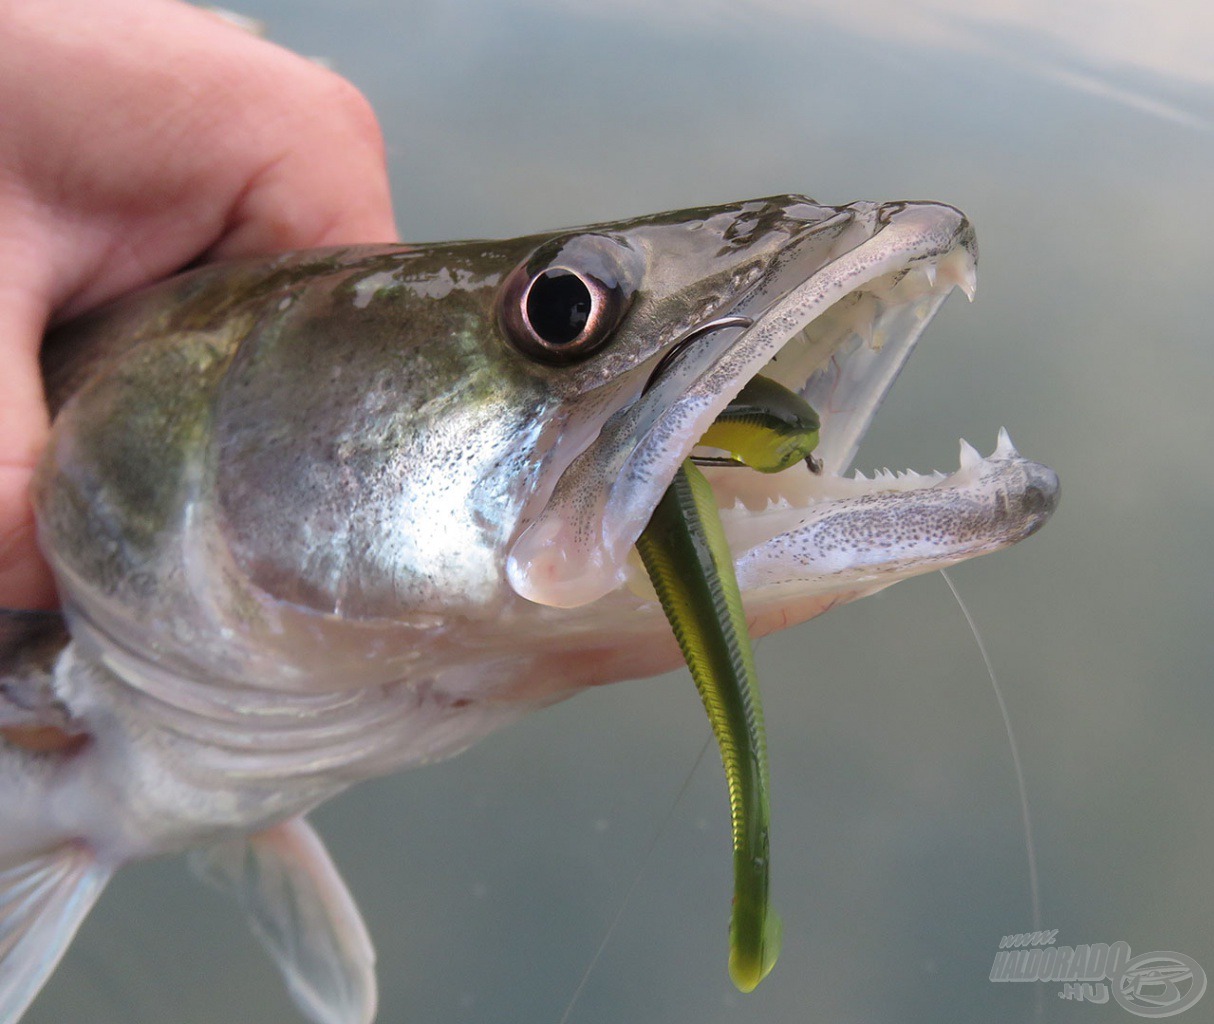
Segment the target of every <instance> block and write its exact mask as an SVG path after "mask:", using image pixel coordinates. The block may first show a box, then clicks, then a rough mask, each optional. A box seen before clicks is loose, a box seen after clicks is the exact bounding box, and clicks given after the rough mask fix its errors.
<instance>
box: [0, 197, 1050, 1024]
mask: <svg viewBox="0 0 1214 1024" xmlns="http://www.w3.org/2000/svg"><path fill="white" fill-rule="evenodd" d="M976 261H977V243H976V240H975V234H974V230H973V227H972V225H971V224H970V222H969V221H968V219H967V218H966V217H965V216H964V215H963V214H962V213H961V212H960V211H958V210H957V209H955V208H954V207H951V206H948V205H945V204H942V203H932V202H910V201H901V202H886V203H878V202H867V201H863V202H853V203H849V204H846V205H841V206H826V205H820V204H818V203H815V202H814V201H812V200H810V199H808V198H806V197H804V196H797V195H788V196H774V197H769V198H765V199H758V200H749V201H745V202H739V203H731V204H726V205H719V206H707V207H698V208H693V209H685V210H679V211H673V212H669V213H663V214H658V215H653V216H644V217H638V218H634V219H630V220H624V221H618V222H613V223H606V224H595V225H590V226H587V227H582V228H574V229H566V230H561V231H550V232H545V233H542V234H535V235H529V236H526V237H522V238H517V239H510V240H474V241H465V242H456V243H438V244H420V245H375V246H344V247H338V248H330V249H323V250H311V251H303V252H295V253H288V254H283V255H277V256H271V257H265V258H261V259H252V260H243V261H237V262H231V263H222V264H215V265H211V266H204V267H201V268H197V269H194V270H191V271H189V272H187V273H184V274H182V275H180V276H177V277H174V278H171V279H169V280H167V281H164V282H161V283H159V284H156V285H153V286H151V287H149V288H147V289H145V290H143V291H141V292H138V293H135V294H133V295H130V296H126V297H123V298H121V299H119V300H117V301H116V302H114V303H112V304H110V305H108V306H106V307H105V308H103V309H101V310H97V311H94V312H92V313H89V314H86V315H85V316H84V317H82V318H80V319H79V320H77V321H75V322H73V323H70V324H67V325H64V326H63V327H61V328H58V329H56V330H55V331H53V332H52V333H51V334H50V335H49V336H48V338H47V340H46V344H45V346H44V350H43V373H44V380H45V385H46V393H47V397H48V401H49V403H50V405H51V409H52V411H53V413H54V423H53V427H52V431H51V436H50V440H49V443H48V446H47V448H46V451H45V453H44V455H43V456H42V458H41V461H40V464H39V467H38V469H37V472H36V474H35V478H34V482H33V487H32V497H33V502H34V507H35V513H36V519H37V527H38V539H39V544H40V546H41V549H42V551H43V553H44V555H45V557H46V558H47V560H48V562H49V563H50V565H51V567H52V569H53V571H54V573H55V578H56V581H57V584H58V588H59V594H60V596H61V600H62V609H61V612H60V613H36V612H25V613H22V612H9V613H3V614H0V1024H13V1022H15V1021H17V1020H18V1019H19V1018H20V1017H21V1015H22V1014H23V1012H24V1011H25V1009H26V1008H27V1007H28V1005H29V1004H30V1002H31V1001H32V1000H33V999H34V998H35V996H36V995H37V993H38V991H39V990H40V989H41V987H42V986H43V984H44V982H45V981H46V979H47V977H48V976H49V975H50V973H51V972H52V971H53V969H54V967H55V965H56V964H57V963H58V961H59V959H60V958H61V956H62V954H63V952H64V950H65V949H66V947H67V945H68V944H69V942H70V941H71V938H72V936H73V934H74V933H75V931H76V930H77V928H78V927H79V925H80V923H81V921H82V920H83V919H84V917H85V916H86V915H87V913H88V911H89V909H90V908H91V906H92V905H93V904H94V902H95V901H96V899H97V897H98V895H99V894H100V892H101V891H102V890H103V888H104V886H105V884H106V883H107V881H108V880H109V878H110V877H111V876H112V875H113V873H114V872H115V871H116V870H117V869H118V868H120V867H121V866H122V865H123V864H125V863H128V862H130V861H134V860H138V859H141V858H147V857H152V856H159V855H164V854H172V853H179V852H185V853H187V854H188V857H189V860H190V864H191V866H192V868H193V869H194V870H195V872H196V873H197V874H199V875H200V876H201V877H202V878H203V879H204V880H206V881H207V882H209V883H210V884H212V885H214V886H215V887H217V888H218V889H220V890H222V891H225V892H227V893H229V894H230V895H232V896H233V897H234V898H235V899H236V900H237V901H238V903H239V905H240V906H241V907H242V908H243V909H244V911H245V913H246V916H247V918H248V920H249V923H250V926H251V928H252V930H253V931H254V933H255V934H256V935H257V936H258V938H259V940H260V941H261V942H262V944H263V945H264V946H265V947H266V949H267V950H268V952H269V953H270V955H271V957H272V958H273V959H274V961H275V963H276V964H277V966H278V968H279V970H280V972H281V973H282V976H283V978H284V981H285V983H286V985H287V988H288V990H289V992H290V994H291V996H292V998H293V999H294V1001H295V1003H296V1005H297V1006H298V1008H299V1010H300V1012H301V1013H302V1014H303V1016H305V1017H306V1018H307V1019H309V1020H312V1021H315V1022H318V1024H366V1022H369V1021H371V1020H372V1019H373V1018H374V1016H375V1010H376V985H375V974H374V952H373V948H372V944H371V941H370V938H369V936H368V933H367V930H366V927H365V926H364V924H363V922H362V919H361V917H360V915H359V912H358V910H357V908H356V906H355V904H354V901H353V899H352V898H351V896H350V894H349V892H348V890H347V889H346V887H345V885H344V883H343V882H342V880H341V877H340V874H339V873H338V871H337V868H336V866H335V865H334V864H333V862H332V859H331V858H330V857H329V855H328V853H327V852H326V850H325V848H324V845H323V842H322V840H321V839H320V837H319V836H318V835H317V834H316V832H315V831H314V830H313V828H312V827H311V825H309V824H308V822H307V820H306V817H305V816H306V814H307V813H308V812H309V811H310V810H312V809H313V808H315V807H316V806H317V805H319V804H320V803H322V802H324V801H326V800H328V799H330V798H332V797H334V796H336V795H337V794H339V793H340V792H341V791H342V790H344V789H346V788H348V787H350V786H352V785H354V784H356V783H358V782H360V781H362V780H365V779H368V778H372V777H375V776H379V775H383V774H385V773H388V772H393V771H397V770H400V769H403V768H407V767H417V766H421V765H425V764H429V763H431V762H434V761H437V760H440V759H442V758H446V757H450V756H452V755H454V754H456V753H458V752H460V751H461V750H463V749H465V748H467V747H468V746H469V745H471V744H473V743H475V742H476V741H477V740H479V739H481V738H482V737H484V736H485V735H487V734H489V733H491V732H493V731H494V730H496V729H498V728H501V727H503V726H505V725H507V724H509V723H511V722H513V721H515V720H517V719H519V718H520V717H522V716H524V715H526V714H528V713H530V712H532V711H535V710H537V709H540V708H542V707H545V706H547V705H550V704H552V703H554V702H557V701H560V700H563V699H565V698H567V697H570V696H572V695H574V694H576V693H577V692H579V691H581V690H584V689H586V688H588V687H591V686H598V685H602V684H606V683H610V682H614V681H618V680H625V679H635V678H643V677H648V676H652V675H656V674H658V673H662V672H665V671H668V670H672V669H674V668H677V667H678V666H679V665H681V664H682V663H683V655H682V653H681V651H680V648H679V644H678V642H677V641H676V638H675V636H674V635H673V632H672V630H671V628H670V625H669V623H668V622H667V620H666V617H665V616H664V614H663V611H662V607H661V604H660V602H659V601H658V599H657V595H656V593H655V591H654V587H653V583H652V582H651V581H650V579H649V577H648V575H647V573H646V571H645V568H644V566H643V564H642V561H641V559H640V557H639V555H638V553H637V550H636V544H637V541H638V538H640V537H641V535H642V533H644V532H645V531H646V528H647V526H648V525H649V523H650V521H651V519H652V518H653V516H654V513H655V509H656V508H657V507H658V505H659V503H660V501H661V500H662V498H663V495H664V494H666V492H667V491H668V489H669V488H670V487H671V485H672V481H674V480H675V477H676V474H678V473H679V472H680V470H681V467H683V466H684V464H685V463H689V460H690V463H689V464H691V465H694V464H695V463H696V462H697V460H699V461H701V462H703V463H704V464H703V465H702V466H701V467H700V468H698V469H696V472H697V474H701V473H702V476H703V478H704V479H705V481H706V485H707V486H708V487H710V488H711V494H710V497H709V498H708V499H706V500H708V501H709V503H710V504H711V503H713V502H715V504H716V506H717V509H716V513H717V516H719V520H720V529H721V531H722V532H723V535H724V538H725V543H726V544H727V547H728V552H729V555H730V557H731V558H732V563H733V564H732V576H733V578H734V579H736V584H737V588H738V591H739V593H740V595H741V600H742V603H743V606H744V616H745V619H746V623H745V625H746V627H747V632H748V634H749V635H750V636H755V637H758V636H762V635H765V634H767V633H770V632H773V631H775V630H778V629H783V628H786V627H789V626H793V625H796V624H798V623H801V622H804V621H806V620H808V619H810V618H813V617H814V616H816V615H818V614H820V613H822V612H824V611H826V610H827V609H829V608H831V607H834V606H835V605H838V604H842V603H845V602H848V601H852V600H855V599H857V598H860V597H863V596H865V595H868V594H871V593H874V592H876V591H878V590H881V589H882V588H884V587H886V586H889V585H890V584H892V583H894V582H896V581H898V580H900V579H904V578H907V577H909V576H913V575H915V574H918V573H923V572H929V571H932V570H935V569H939V568H943V567H946V566H949V565H952V564H955V563H957V562H960V561H962V560H964V559H967V558H971V557H974V556H977V555H981V554H985V553H988V552H991V551H996V550H999V549H1002V548H1006V547H1008V546H1009V545H1011V544H1014V543H1016V542H1017V541H1019V540H1021V539H1023V538H1025V537H1027V536H1029V535H1031V534H1032V533H1034V532H1036V530H1038V529H1039V528H1040V527H1041V526H1042V525H1043V524H1044V523H1045V521H1046V520H1047V519H1048V518H1049V516H1050V514H1051V513H1052V511H1053V509H1054V508H1055V506H1056V504H1057V501H1058V496H1059V483H1058V478H1057V476H1056V474H1054V472H1053V471H1052V470H1050V469H1049V468H1048V467H1046V466H1044V465H1042V464H1039V463H1036V462H1033V461H1031V460H1029V459H1027V458H1025V457H1023V456H1021V455H1020V454H1019V453H1018V452H1017V451H1016V449H1015V448H1014V446H1013V445H1012V443H1011V440H1010V438H1009V437H1008V435H1007V434H1006V432H1004V431H1001V432H1000V435H999V439H998V442H997V444H996V446H995V448H994V450H993V452H992V454H991V455H989V456H986V457H983V456H981V455H980V454H979V453H978V452H977V451H976V450H975V449H974V448H972V447H970V446H969V445H968V444H966V443H965V442H962V445H961V453H960V460H959V466H958V468H957V470H956V471H954V472H953V473H951V474H948V475H944V474H939V473H931V474H922V475H920V474H917V473H913V472H910V471H908V472H906V473H901V474H891V473H878V474H876V475H875V476H873V477H871V478H868V477H865V476H863V475H862V474H860V473H858V472H857V473H853V474H851V475H848V473H847V470H848V468H849V466H850V464H851V462H852V460H853V459H854V456H855V453H856V450H857V447H858V445H859V443H860V441H861V439H862V437H863V436H864V434H865V431H866V430H867V428H868V425H869V423H870V422H871V420H872V418H873V416H874V414H875V412H876V410H877V408H878V407H879V406H880V405H881V403H882V401H883V400H884V397H885V395H886V393H887V392H888V390H889V388H890V387H891V385H892V384H893V382H894V380H895V378H896V377H897V375H898V373H899V371H900V370H901V369H902V367H903V365H904V363H905V361H906V359H907V357H908V356H909V354H910V353H911V351H912V350H913V348H914V347H915V344H916V342H917V340H918V338H919V336H920V334H921V332H922V331H923V329H924V328H925V326H926V325H927V323H928V322H929V321H930V320H931V319H932V317H933V316H934V315H935V313H936V311H937V310H938V309H939V307H940V305H941V303H942V302H943V301H944V299H945V298H946V297H947V295H948V294H949V293H950V292H951V291H952V290H953V289H954V288H959V289H960V290H961V291H962V292H964V293H966V294H967V295H968V296H970V297H971V298H972V296H973V292H974V287H975V266H976ZM758 377H762V378H763V379H765V380H769V381H772V382H774V383H775V384H776V385H779V386H780V387H781V388H782V389H785V391H786V392H787V393H789V394H790V395H792V396H793V397H794V398H795V400H796V401H797V402H799V403H802V404H803V405H805V406H806V407H808V408H810V409H812V410H813V412H814V414H815V416H816V419H815V422H814V426H815V427H816V428H817V429H818V434H817V435H816V436H815V437H814V442H815V446H814V448H813V453H812V457H810V458H807V459H806V460H805V461H802V462H798V463H797V464H796V465H793V466H791V467H789V468H787V469H785V470H784V471H782V472H779V473H775V474H765V473H760V472H757V471H755V470H754V469H751V468H748V467H747V466H745V465H740V464H737V461H736V460H731V459H729V458H725V459H720V458H713V455H714V452H715V454H716V455H720V454H721V453H720V452H719V451H716V450H715V449H714V447H713V445H712V444H703V443H701V442H702V440H703V439H705V438H706V437H707V438H708V440H709V441H711V439H712V438H713V436H714V435H712V434H709V433H708V431H709V429H710V428H711V427H712V426H713V424H714V423H715V422H716V421H717V420H718V419H719V418H720V417H722V415H723V414H725V412H726V411H727V410H728V409H729V408H730V405H731V403H732V402H734V400H735V398H736V396H738V394H739V392H741V391H742V390H743V389H744V388H745V387H746V386H747V385H748V384H749V383H750V382H751V381H753V380H755V379H756V378H758ZM726 454H728V453H726ZM705 493H707V492H705Z"/></svg>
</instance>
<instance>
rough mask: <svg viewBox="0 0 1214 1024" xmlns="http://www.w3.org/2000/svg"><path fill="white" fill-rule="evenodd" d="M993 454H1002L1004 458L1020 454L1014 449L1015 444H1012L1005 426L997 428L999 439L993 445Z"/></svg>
mask: <svg viewBox="0 0 1214 1024" xmlns="http://www.w3.org/2000/svg"><path fill="white" fill-rule="evenodd" d="M995 454H996V455H1002V456H1003V457H1004V458H1005V459H1010V458H1014V457H1015V456H1017V455H1019V454H1020V453H1019V452H1018V451H1016V446H1015V445H1014V444H1012V438H1011V436H1010V435H1009V434H1008V432H1007V428H1006V427H1000V428H999V440H998V442H997V443H996V445H995Z"/></svg>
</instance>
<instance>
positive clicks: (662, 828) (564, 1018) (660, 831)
mask: <svg viewBox="0 0 1214 1024" xmlns="http://www.w3.org/2000/svg"><path fill="white" fill-rule="evenodd" d="M712 741H713V736H712V733H711V732H710V733H709V734H708V736H707V737H705V739H704V743H703V745H702V746H701V747H700V752H699V753H698V754H696V759H695V760H694V761H693V762H692V763H691V769H690V770H689V771H688V772H687V777H686V778H685V779H683V783H682V785H681V786H679V789H678V792H676V793H675V795H674V799H673V800H671V801H670V807H669V808H668V809H667V811H666V813H665V814H664V815H663V816H662V820H661V822H660V823H659V824H658V827H657V829H656V830H655V831H654V833H653V837H652V838H651V839H650V840H649V846H648V847H647V848H646V850H645V853H644V855H643V856H642V857H641V862H640V864H638V865H637V869H636V871H635V872H634V873H633V876H632V881H630V882H629V883H628V891H627V892H625V893H624V898H623V900H621V901H620V906H619V908H618V909H617V910H616V912H615V916H614V917H612V919H611V923H610V924H609V925H608V926H607V930H606V931H605V932H604V933H603V939H602V941H601V942H600V943H599V947H598V949H596V950H595V951H594V956H592V957H591V958H590V963H588V964H587V965H586V970H585V971H584V972H583V973H582V978H581V980H580V981H579V982H578V983H577V988H575V989H574V990H573V995H572V996H571V997H570V999H569V1004H568V1005H567V1006H566V1007H565V1012H564V1013H562V1014H561V1019H560V1020H559V1021H558V1022H557V1024H568V1021H569V1015H570V1014H571V1013H573V1007H574V1006H575V1005H576V1004H577V1001H578V1000H579V999H580V998H581V997H582V992H583V991H584V990H585V988H586V983H587V982H588V981H589V980H590V975H591V974H592V973H593V972H594V968H595V967H596V966H597V965H598V962H599V958H600V957H602V955H603V951H604V950H605V949H606V948H607V944H608V943H609V942H610V941H611V936H612V935H613V934H614V933H615V929H616V926H617V925H618V924H619V923H620V919H621V918H622V917H623V916H624V911H625V910H626V909H627V908H628V901H629V900H630V899H632V894H633V893H634V892H636V887H637V885H638V884H639V883H640V881H641V877H642V876H643V875H644V874H645V868H647V867H648V866H649V861H650V859H651V858H652V857H653V851H654V850H656V849H657V848H658V843H659V842H660V841H661V839H662V836H663V835H665V834H666V826H667V825H669V824H670V819H671V818H672V817H673V816H674V812H675V808H676V807H678V806H679V801H680V800H682V799H683V796H684V794H686V792H687V788H688V787H689V786H690V785H691V780H692V778H693V777H694V776H695V773H696V770H697V769H698V768H699V767H700V762H701V761H703V760H704V755H705V754H706V753H707V752H708V748H709V747H710V746H712Z"/></svg>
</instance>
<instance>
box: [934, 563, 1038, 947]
mask: <svg viewBox="0 0 1214 1024" xmlns="http://www.w3.org/2000/svg"><path fill="white" fill-rule="evenodd" d="M940 577H941V578H942V579H943V580H944V582H945V583H947V584H948V589H949V590H951V591H952V592H953V597H954V599H955V600H956V602H957V607H958V608H960V609H961V614H962V615H964V616H965V621H966V622H967V623H969V627H970V632H971V633H972V634H973V635H974V643H976V644H977V645H978V653H979V654H981V655H982V661H983V663H984V664H985V665H986V674H987V676H988V677H989V678H990V681H991V689H992V690H994V691H995V700H996V701H997V702H998V704H999V714H1000V716H1001V717H1002V718H1003V728H1004V730H1005V731H1006V732H1007V745H1008V746H1009V747H1011V750H1012V767H1013V769H1014V770H1015V772H1016V789H1017V790H1018V791H1019V793H1020V821H1021V823H1022V824H1023V825H1024V852H1025V854H1026V855H1027V857H1028V862H1029V900H1030V902H1031V904H1032V911H1033V931H1038V932H1039V931H1041V930H1042V928H1041V898H1040V893H1039V892H1038V889H1037V848H1036V846H1035V845H1034V844H1033V824H1032V822H1031V821H1030V820H1029V794H1028V788H1027V787H1026V786H1025V784H1024V769H1023V768H1022V767H1021V764H1020V750H1019V748H1018V747H1017V746H1016V735H1015V733H1014V732H1013V731H1012V717H1011V715H1009V714H1008V711H1007V703H1006V702H1005V701H1004V699H1003V690H1002V689H1001V688H1000V686H999V680H998V679H997V678H996V677H995V666H994V665H993V664H992V663H991V656H990V655H989V654H987V651H986V644H984V643H983V642H982V636H981V635H980V634H979V632H978V627H977V625H976V624H975V623H974V617H973V616H972V615H971V614H970V610H969V608H967V607H966V605H965V602H964V601H962V600H961V595H960V594H959V593H957V587H956V585H955V584H954V583H953V579H952V577H951V576H949V574H948V573H947V572H946V571H945V570H943V569H941V570H940Z"/></svg>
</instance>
